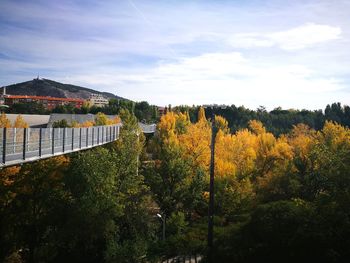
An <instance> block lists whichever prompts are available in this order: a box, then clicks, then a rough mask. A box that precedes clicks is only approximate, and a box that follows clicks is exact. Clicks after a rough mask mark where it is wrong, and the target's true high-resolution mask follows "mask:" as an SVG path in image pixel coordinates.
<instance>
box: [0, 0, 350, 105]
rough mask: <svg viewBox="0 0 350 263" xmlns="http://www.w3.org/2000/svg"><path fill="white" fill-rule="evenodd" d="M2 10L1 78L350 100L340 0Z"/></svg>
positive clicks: (200, 100)
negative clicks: (41, 78)
mask: <svg viewBox="0 0 350 263" xmlns="http://www.w3.org/2000/svg"><path fill="white" fill-rule="evenodd" d="M0 10H1V12H0V86H3V85H8V84H12V83H17V82H22V81H26V80H30V79H33V78H34V77H36V75H37V74H40V76H41V77H43V78H49V79H53V80H57V81H60V82H64V83H71V84H76V85H82V86H85V87H89V88H93V89H97V90H100V91H108V92H112V93H114V94H117V95H120V96H123V97H126V98H130V99H133V100H136V101H141V100H146V101H148V102H150V103H153V104H157V105H168V104H172V105H179V104H190V105H192V104H196V105H200V104H210V103H217V104H235V105H244V106H246V107H249V108H252V109H255V108H257V107H258V106H259V105H263V106H266V107H267V109H273V108H275V107H278V106H281V107H283V108H299V109H302V108H306V109H321V108H322V109H323V108H324V107H325V105H326V104H328V103H332V102H341V103H343V104H350V84H349V83H350V74H349V70H350V48H349V46H350V45H349V44H350V31H349V30H350V1H347V0H337V1H330V0H327V1H322V0H319V1H310V0H309V1H308V0H300V1H299V0H294V1H285V0H280V1H277V0H270V1H267V0H266V1H262V0H261V1H258V0H255V1H254V0H252V1H243V0H240V1H239V0H237V1H228V0H227V1H224V0H222V1H205V0H196V1H191V0H186V1H179V0H178V1H176V0H170V1H165V0H164V1H155V0H153V1H152V0H151V1H145V0H118V1H98V0H94V1H93V0H88V1H82V0H80V1H73V0H71V1H68V0H60V1H47V0H45V1H29V0H26V1H25V0H22V1H19V0H0ZM8 92H10V91H8Z"/></svg>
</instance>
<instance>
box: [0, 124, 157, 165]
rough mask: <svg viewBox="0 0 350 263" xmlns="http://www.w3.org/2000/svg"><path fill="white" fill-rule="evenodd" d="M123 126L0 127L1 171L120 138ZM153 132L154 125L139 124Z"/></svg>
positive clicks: (145, 129)
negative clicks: (12, 166) (11, 166)
mask: <svg viewBox="0 0 350 263" xmlns="http://www.w3.org/2000/svg"><path fill="white" fill-rule="evenodd" d="M121 127H122V124H116V125H106V126H93V127H87V128H0V140H1V141H0V158H1V159H0V160H1V163H0V168H1V167H5V166H10V165H14V164H21V163H25V162H31V161H35V160H39V159H44V158H49V157H53V156H58V155H62V154H66V153H71V152H77V151H81V150H85V149H89V148H93V147H96V146H99V145H103V144H106V143H109V142H112V141H115V140H117V139H118V138H119V134H120V129H121ZM140 128H141V129H142V131H143V132H144V133H154V132H155V130H156V125H154V124H152V125H145V124H142V125H140Z"/></svg>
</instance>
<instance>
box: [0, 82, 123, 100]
mask: <svg viewBox="0 0 350 263" xmlns="http://www.w3.org/2000/svg"><path fill="white" fill-rule="evenodd" d="M0 92H1V94H2V93H3V88H0ZM6 94H10V95H28V96H49V97H57V98H81V99H88V98H89V97H90V94H101V95H103V96H105V97H107V98H115V99H124V98H122V97H119V96H117V95H114V94H112V93H109V92H101V91H97V90H93V89H89V88H85V87H80V86H76V85H71V84H63V83H60V82H56V81H53V80H49V79H39V78H36V79H33V80H30V81H25V82H21V83H17V84H12V85H8V86H6Z"/></svg>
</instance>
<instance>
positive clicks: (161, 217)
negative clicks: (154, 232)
mask: <svg viewBox="0 0 350 263" xmlns="http://www.w3.org/2000/svg"><path fill="white" fill-rule="evenodd" d="M157 216H158V217H159V218H160V219H161V220H162V223H163V241H165V216H164V215H163V216H162V215H161V214H157Z"/></svg>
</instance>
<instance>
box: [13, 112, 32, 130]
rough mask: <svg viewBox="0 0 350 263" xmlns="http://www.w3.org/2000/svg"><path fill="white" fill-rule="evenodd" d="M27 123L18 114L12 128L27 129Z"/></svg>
mask: <svg viewBox="0 0 350 263" xmlns="http://www.w3.org/2000/svg"><path fill="white" fill-rule="evenodd" d="M28 127H29V126H28V123H26V122H25V120H24V119H23V117H22V115H21V114H19V115H18V116H17V118H16V120H15V123H14V124H13V128H28Z"/></svg>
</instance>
